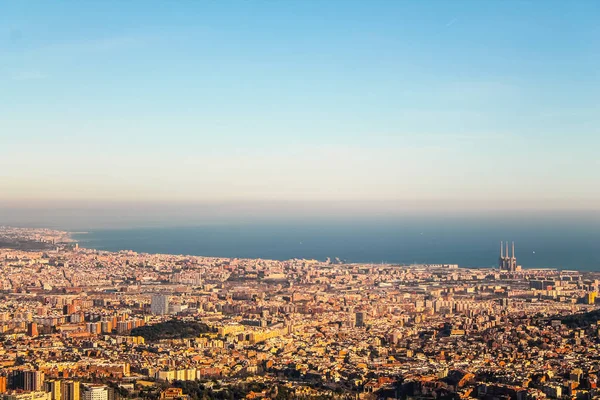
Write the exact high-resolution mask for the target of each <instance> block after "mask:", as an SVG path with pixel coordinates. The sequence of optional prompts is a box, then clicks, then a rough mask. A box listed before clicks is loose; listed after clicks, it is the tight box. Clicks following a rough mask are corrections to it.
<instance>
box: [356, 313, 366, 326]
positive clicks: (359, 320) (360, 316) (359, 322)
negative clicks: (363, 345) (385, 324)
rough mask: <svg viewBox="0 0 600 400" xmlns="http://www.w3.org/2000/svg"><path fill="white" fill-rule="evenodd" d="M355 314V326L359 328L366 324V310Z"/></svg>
mask: <svg viewBox="0 0 600 400" xmlns="http://www.w3.org/2000/svg"><path fill="white" fill-rule="evenodd" d="M354 316H355V322H354V326H356V327H357V328H360V327H363V326H365V313H364V312H357V313H356V314H355V315H354Z"/></svg>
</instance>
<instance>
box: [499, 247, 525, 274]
mask: <svg viewBox="0 0 600 400" xmlns="http://www.w3.org/2000/svg"><path fill="white" fill-rule="evenodd" d="M498 268H499V269H500V271H504V272H515V271H520V270H521V266H518V265H517V258H516V257H515V242H512V256H511V255H510V253H509V252H508V241H507V242H506V253H505V252H504V242H500V258H499V259H498Z"/></svg>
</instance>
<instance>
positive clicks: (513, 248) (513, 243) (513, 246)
mask: <svg viewBox="0 0 600 400" xmlns="http://www.w3.org/2000/svg"><path fill="white" fill-rule="evenodd" d="M512 250H513V256H512V258H515V242H512Z"/></svg>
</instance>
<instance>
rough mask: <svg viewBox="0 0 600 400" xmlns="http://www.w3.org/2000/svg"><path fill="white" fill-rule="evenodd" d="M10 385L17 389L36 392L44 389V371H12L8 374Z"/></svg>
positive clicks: (11, 387)
mask: <svg viewBox="0 0 600 400" xmlns="http://www.w3.org/2000/svg"><path fill="white" fill-rule="evenodd" d="M8 387H9V388H10V389H15V390H19V389H21V390H25V391H28V392H36V391H40V390H43V389H44V373H43V372H41V371H20V370H16V371H12V373H11V374H10V375H9V376H8Z"/></svg>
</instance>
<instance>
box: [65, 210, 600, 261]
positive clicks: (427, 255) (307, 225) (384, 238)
mask: <svg viewBox="0 0 600 400" xmlns="http://www.w3.org/2000/svg"><path fill="white" fill-rule="evenodd" d="M73 237H74V238H75V239H76V240H78V241H79V243H80V246H82V247H87V248H93V249H98V250H109V251H119V250H133V251H136V252H147V253H167V254H185V255H198V256H214V257H229V258H262V259H274V260H287V259H292V258H303V259H317V260H326V259H327V258H330V259H332V260H334V259H335V258H339V259H340V260H342V261H344V262H347V263H370V264H379V263H390V264H402V265H409V264H415V263H416V264H441V263H444V264H458V265H459V266H462V267H473V268H477V267H482V268H485V267H492V266H496V265H497V262H498V257H499V252H500V241H501V240H502V241H510V242H512V241H514V242H515V255H516V257H517V262H518V264H519V265H522V266H523V268H558V269H569V270H581V271H600V251H599V250H600V224H599V220H598V218H586V217H585V216H581V217H573V216H569V217H565V216H560V215H557V216H552V215H550V216H548V215H544V216H537V215H535V216H523V215H519V216H512V217H511V216H508V217H500V218H499V217H494V218H491V217H485V216H484V217H470V218H466V217H431V218H424V217H418V218H417V217H415V218H411V217H405V218H396V217H394V218H388V219H382V218H380V219H376V220H364V219H357V220H352V219H348V220H335V221H327V220H323V219H321V220H317V219H315V220H312V221H311V220H308V221H298V220H296V221H278V222H277V221H275V222H273V221H271V222H268V223H267V222H265V223H261V222H251V223H236V222H230V223H221V224H217V223H209V224H198V225H195V226H153V227H137V228H119V229H106V228H105V229H91V230H88V231H87V232H85V233H75V234H73Z"/></svg>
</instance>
